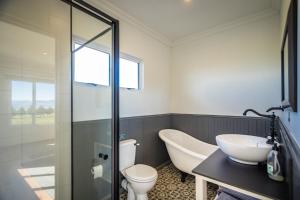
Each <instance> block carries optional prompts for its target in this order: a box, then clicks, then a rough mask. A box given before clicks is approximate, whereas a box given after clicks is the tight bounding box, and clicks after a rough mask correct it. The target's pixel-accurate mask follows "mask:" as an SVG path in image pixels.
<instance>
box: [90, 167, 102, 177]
mask: <svg viewBox="0 0 300 200" xmlns="http://www.w3.org/2000/svg"><path fill="white" fill-rule="evenodd" d="M91 172H92V174H93V175H94V179H96V178H101V177H102V176H103V166H102V165H96V166H94V167H93V168H92V169H91Z"/></svg>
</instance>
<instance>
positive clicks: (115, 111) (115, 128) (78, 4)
mask: <svg viewBox="0 0 300 200" xmlns="http://www.w3.org/2000/svg"><path fill="white" fill-rule="evenodd" d="M61 1H63V2H65V3H67V4H69V5H70V52H71V55H72V8H76V9H78V10H80V11H82V12H84V13H86V14H88V15H90V16H92V17H95V18H96V19H98V20H100V21H102V22H104V23H106V24H108V25H110V26H111V28H112V66H113V67H112V69H111V70H112V77H111V78H112V81H111V84H112V108H111V110H112V120H111V131H112V137H111V145H112V152H111V153H112V158H111V166H112V172H111V173H112V174H111V175H112V180H111V181H112V183H111V199H112V200H118V199H119V185H120V183H119V57H120V46H119V45H120V40H119V37H120V29H119V20H117V19H115V18H113V17H111V16H110V15H108V14H106V13H104V12H102V11H101V10H99V9H98V8H95V7H94V6H92V5H90V4H88V3H87V2H85V1H82V0H73V1H72V0H61ZM71 57H72V59H71V168H72V169H71V171H72V173H71V199H72V200H73V199H74V196H73V192H74V191H73V185H74V170H73V169H74V166H73V156H74V155H73V78H74V76H73V75H74V71H73V56H71Z"/></svg>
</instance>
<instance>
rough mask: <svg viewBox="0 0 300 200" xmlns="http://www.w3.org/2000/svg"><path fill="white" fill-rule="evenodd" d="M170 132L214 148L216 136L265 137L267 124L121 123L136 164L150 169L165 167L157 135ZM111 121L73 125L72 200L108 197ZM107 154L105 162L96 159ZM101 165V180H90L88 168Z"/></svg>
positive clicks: (186, 118) (219, 120) (198, 118)
mask: <svg viewBox="0 0 300 200" xmlns="http://www.w3.org/2000/svg"><path fill="white" fill-rule="evenodd" d="M167 128H173V129H178V130H181V131H184V132H186V133H187V134H190V135H191V136H193V137H195V138H197V139H199V140H202V141H204V142H208V143H211V144H215V136H216V135H218V134H226V133H239V134H249V135H257V136H263V137H264V136H266V134H267V133H268V132H269V122H268V120H265V119H262V118H256V117H232V116H213V115H188V114H163V115H152V116H139V117H127V118H121V119H120V135H121V139H122V140H123V139H136V140H137V142H138V143H140V146H138V147H137V153H136V163H142V164H147V165H150V166H153V167H158V166H159V165H161V164H163V163H165V162H166V161H168V160H169V156H168V153H167V150H166V147H165V145H164V143H163V142H162V141H161V140H160V139H159V137H158V132H159V131H160V130H162V129H167ZM110 140H111V128H110V120H95V121H84V122H74V123H73V169H74V175H73V178H74V183H73V184H74V193H73V195H74V199H75V200H82V199H90V200H94V199H95V200H96V199H105V197H107V195H109V194H110V182H109V180H110V173H111V166H110V163H111V160H110V158H111V155H110V151H111V149H110V148H109V146H110V142H111V141H110ZM99 153H106V154H108V156H109V159H108V160H103V159H99V158H98V154H99ZM97 164H101V165H102V166H103V167H104V178H103V179H95V180H94V179H93V177H92V174H91V171H90V170H91V167H92V166H93V165H97Z"/></svg>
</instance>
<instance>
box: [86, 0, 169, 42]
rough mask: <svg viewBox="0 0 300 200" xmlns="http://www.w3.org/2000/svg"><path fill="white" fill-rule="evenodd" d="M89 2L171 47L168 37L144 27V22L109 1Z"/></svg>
mask: <svg viewBox="0 0 300 200" xmlns="http://www.w3.org/2000/svg"><path fill="white" fill-rule="evenodd" d="M89 2H90V3H92V4H93V5H94V6H96V7H97V8H99V9H101V10H102V11H104V12H106V13H108V14H110V15H112V16H113V17H114V18H116V19H118V20H119V21H120V22H122V21H123V22H126V23H129V24H131V25H132V26H134V27H136V28H137V29H139V30H141V31H143V32H144V33H146V34H147V35H149V36H150V37H152V38H154V39H156V40H158V41H159V42H161V43H162V44H164V45H167V46H169V47H171V44H172V41H171V40H170V39H169V38H168V37H166V36H165V35H163V34H161V33H159V32H157V31H155V30H153V29H151V28H150V27H148V26H146V25H144V24H143V22H141V21H139V20H137V19H136V18H134V17H133V16H131V15H129V14H127V13H126V12H124V11H123V10H121V9H120V8H118V7H116V6H115V5H113V4H112V3H110V2H108V1H107V0H89Z"/></svg>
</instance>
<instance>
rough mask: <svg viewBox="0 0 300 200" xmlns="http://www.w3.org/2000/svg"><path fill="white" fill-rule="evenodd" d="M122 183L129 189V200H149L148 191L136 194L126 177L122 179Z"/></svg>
mask: <svg viewBox="0 0 300 200" xmlns="http://www.w3.org/2000/svg"><path fill="white" fill-rule="evenodd" d="M121 185H122V187H123V188H124V189H125V190H126V191H127V200H148V195H147V193H146V194H135V193H134V191H133V189H132V187H131V185H130V183H129V182H128V181H127V180H126V179H124V180H123V181H122V183H121Z"/></svg>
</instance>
